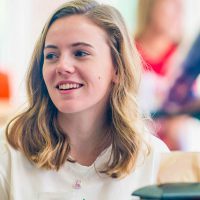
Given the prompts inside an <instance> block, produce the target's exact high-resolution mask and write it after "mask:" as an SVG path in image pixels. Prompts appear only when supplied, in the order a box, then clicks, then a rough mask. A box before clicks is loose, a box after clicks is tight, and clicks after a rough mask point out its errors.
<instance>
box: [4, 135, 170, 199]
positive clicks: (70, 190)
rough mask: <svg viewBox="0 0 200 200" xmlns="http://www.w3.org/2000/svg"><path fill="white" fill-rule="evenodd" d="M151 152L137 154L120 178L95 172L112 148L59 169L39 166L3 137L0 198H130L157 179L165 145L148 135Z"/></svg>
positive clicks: (103, 162)
mask: <svg viewBox="0 0 200 200" xmlns="http://www.w3.org/2000/svg"><path fill="white" fill-rule="evenodd" d="M148 141H149V144H150V146H151V153H150V154H149V156H148V157H146V158H145V159H143V157H142V154H141V156H139V157H138V160H137V165H136V168H135V170H133V171H132V173H131V174H129V175H128V176H126V177H125V178H122V179H114V178H110V177H108V176H106V175H102V174H99V173H97V171H98V169H99V168H101V167H102V165H104V164H105V163H106V161H108V158H109V157H110V153H111V147H109V148H107V149H106V150H104V151H103V152H102V153H101V155H100V156H99V157H98V158H97V160H96V161H95V162H94V164H93V165H91V166H89V167H86V166H82V165H80V164H78V163H70V162H66V163H65V165H64V166H63V167H62V168H61V169H60V170H59V171H52V170H45V169H38V168H36V167H35V166H34V165H33V164H31V163H30V161H28V160H27V159H26V157H25V156H24V155H23V154H22V153H21V152H19V151H16V150H14V149H13V148H12V147H11V146H10V145H9V144H8V143H7V141H6V140H5V139H3V138H2V137H1V139H0V200H131V199H133V197H131V193H132V192H133V191H134V190H136V189H138V188H139V187H142V186H146V185H149V184H153V183H155V182H156V175H157V171H158V166H159V157H160V153H161V152H167V151H168V148H167V147H166V145H165V144H164V143H163V142H161V141H160V140H159V139H157V138H156V137H154V136H152V135H150V136H149V138H148Z"/></svg>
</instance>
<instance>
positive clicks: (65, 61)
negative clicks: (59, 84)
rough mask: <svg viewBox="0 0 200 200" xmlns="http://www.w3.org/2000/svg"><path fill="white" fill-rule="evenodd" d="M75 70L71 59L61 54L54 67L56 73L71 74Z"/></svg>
mask: <svg viewBox="0 0 200 200" xmlns="http://www.w3.org/2000/svg"><path fill="white" fill-rule="evenodd" d="M74 72H75V66H74V62H73V60H72V59H70V58H68V57H66V56H62V57H60V60H59V62H58V65H57V67H56V73H58V74H72V73H74Z"/></svg>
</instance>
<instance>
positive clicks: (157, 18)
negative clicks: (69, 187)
mask: <svg viewBox="0 0 200 200" xmlns="http://www.w3.org/2000/svg"><path fill="white" fill-rule="evenodd" d="M182 4H183V2H182V0H155V2H154V5H153V8H152V11H151V16H150V23H151V25H153V26H154V28H155V29H157V31H160V32H163V33H169V34H171V35H172V37H173V34H174V37H176V35H179V34H180V33H181V29H182V28H181V26H182V18H183V16H182V14H183V13H182V9H183V5H182ZM179 36H180V35H179ZM177 37H178V36H177Z"/></svg>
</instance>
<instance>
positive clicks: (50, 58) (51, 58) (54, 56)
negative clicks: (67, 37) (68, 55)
mask: <svg viewBox="0 0 200 200" xmlns="http://www.w3.org/2000/svg"><path fill="white" fill-rule="evenodd" d="M45 58H46V59H47V60H53V59H57V58H58V56H57V55H56V54H55V53H48V54H47V55H46V56H45Z"/></svg>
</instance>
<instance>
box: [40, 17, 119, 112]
mask: <svg viewBox="0 0 200 200" xmlns="http://www.w3.org/2000/svg"><path fill="white" fill-rule="evenodd" d="M115 76H116V75H115V70H114V66H113V62H112V57H111V51H110V47H109V46H108V43H107V35H106V33H105V32H104V31H103V30H102V29H101V28H100V27H98V26H97V25H95V24H94V23H93V22H92V21H91V20H89V19H88V18H86V17H84V16H80V15H73V16H68V17H63V18H61V19H58V20H56V21H55V22H54V23H53V24H52V25H51V27H50V29H49V30H48V32H47V36H46V40H45V47H44V64H43V78H44V81H45V84H46V87H47V90H48V93H49V96H50V98H51V100H52V101H53V103H54V105H55V106H56V107H57V109H58V110H59V111H60V112H62V113H66V114H67V113H77V112H81V111H84V110H87V109H90V108H92V107H99V108H100V109H101V108H104V107H105V106H106V105H107V103H108V99H109V94H110V90H111V84H112V82H113V81H114V80H115V78H116V77H115Z"/></svg>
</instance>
